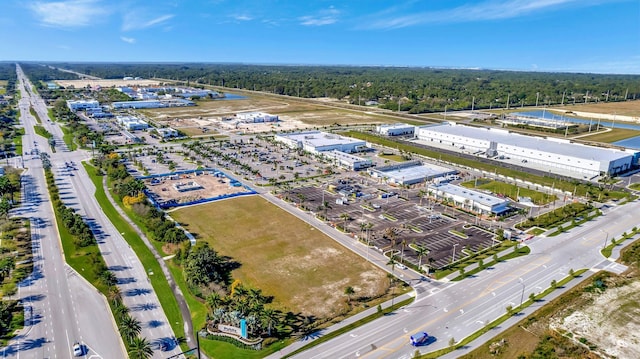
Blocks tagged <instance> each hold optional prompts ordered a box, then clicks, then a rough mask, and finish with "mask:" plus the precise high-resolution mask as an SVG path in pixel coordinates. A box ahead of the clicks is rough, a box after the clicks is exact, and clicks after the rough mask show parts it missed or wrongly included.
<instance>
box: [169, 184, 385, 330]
mask: <svg viewBox="0 0 640 359" xmlns="http://www.w3.org/2000/svg"><path fill="white" fill-rule="evenodd" d="M172 216H173V217H174V218H175V219H176V220H177V221H179V222H181V223H183V224H184V225H185V226H186V227H187V229H188V230H189V231H190V232H191V233H194V234H196V235H197V237H198V240H205V241H207V242H209V243H210V244H211V246H212V247H213V248H215V249H216V250H217V251H218V252H219V253H221V254H222V255H227V256H230V257H232V258H233V260H235V261H238V262H240V263H241V267H240V268H239V269H237V270H235V271H234V272H233V277H234V278H237V279H239V280H240V281H242V282H244V283H247V284H248V285H249V286H251V287H256V288H260V289H262V290H263V292H264V293H265V294H267V295H272V296H274V297H275V301H274V304H275V306H276V307H278V308H280V309H282V310H285V311H293V312H300V313H303V314H305V315H314V316H316V317H318V318H332V317H335V316H338V315H340V314H342V313H343V312H345V311H346V309H347V303H346V299H347V298H346V296H345V295H344V290H345V288H346V287H347V286H352V287H353V288H354V289H355V292H356V294H355V296H354V298H355V297H363V296H369V297H371V296H379V295H381V294H383V293H385V291H386V290H387V287H388V279H387V278H386V274H385V272H383V271H382V270H380V269H378V268H376V267H374V266H373V265H372V264H370V263H368V262H366V261H364V260H363V259H362V258H360V257H359V256H357V255H356V254H354V253H353V252H351V251H349V250H347V249H345V248H344V247H342V246H341V245H339V244H338V243H336V242H335V241H333V240H332V239H331V238H328V237H327V236H325V235H324V234H322V233H321V232H319V231H318V230H316V229H315V228H313V227H311V226H309V225H308V224H306V223H304V222H302V221H301V220H299V219H298V218H296V217H294V216H293V215H291V214H289V213H287V212H285V211H284V210H282V209H280V208H278V207H276V206H274V205H273V204H271V203H269V202H268V201H266V200H265V199H263V198H261V197H258V196H251V197H243V198H235V199H231V200H225V201H220V202H214V203H210V204H205V205H200V206H194V207H189V208H184V209H179V210H176V211H174V212H172Z"/></svg>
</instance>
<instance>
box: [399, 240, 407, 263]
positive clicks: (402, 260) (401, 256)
mask: <svg viewBox="0 0 640 359" xmlns="http://www.w3.org/2000/svg"><path fill="white" fill-rule="evenodd" d="M400 245H402V251H401V252H400V263H403V262H404V247H405V246H406V245H407V239H406V238H402V240H401V241H400Z"/></svg>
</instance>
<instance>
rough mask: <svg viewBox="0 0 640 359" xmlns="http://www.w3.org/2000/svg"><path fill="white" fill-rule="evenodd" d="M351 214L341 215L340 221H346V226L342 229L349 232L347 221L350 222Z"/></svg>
mask: <svg viewBox="0 0 640 359" xmlns="http://www.w3.org/2000/svg"><path fill="white" fill-rule="evenodd" d="M349 218H351V217H349V213H343V214H341V215H340V219H341V220H343V221H344V225H343V226H342V229H344V231H345V232H346V231H347V221H348V220H349Z"/></svg>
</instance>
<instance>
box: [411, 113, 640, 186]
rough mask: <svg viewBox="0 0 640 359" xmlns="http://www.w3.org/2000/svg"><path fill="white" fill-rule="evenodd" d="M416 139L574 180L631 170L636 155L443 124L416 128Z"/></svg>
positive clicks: (568, 142) (494, 129) (516, 134)
mask: <svg viewBox="0 0 640 359" xmlns="http://www.w3.org/2000/svg"><path fill="white" fill-rule="evenodd" d="M417 138H418V139H419V140H420V141H422V142H423V143H425V144H427V145H429V144H433V145H434V146H436V147H445V148H446V147H450V148H456V149H458V150H464V151H466V152H470V153H476V154H479V155H480V154H481V155H483V156H487V157H498V158H509V159H515V160H517V163H519V164H527V163H528V164H532V165H537V166H539V167H540V168H544V169H545V170H548V171H549V172H552V173H557V174H562V175H568V176H571V177H575V178H585V177H586V178H593V177H596V176H601V175H608V176H614V175H616V174H619V173H622V172H625V171H628V170H630V169H631V168H633V167H635V166H636V165H637V164H638V157H639V155H640V153H638V152H636V151H632V150H627V151H623V150H618V149H613V148H601V147H593V146H587V145H583V144H579V143H573V142H571V141H570V140H566V139H560V138H551V137H549V138H544V137H534V136H527V135H521V134H518V133H512V132H509V131H507V130H503V129H496V128H480V127H470V126H464V125H457V124H455V123H451V122H446V123H443V124H439V125H433V126H424V127H418V130H417Z"/></svg>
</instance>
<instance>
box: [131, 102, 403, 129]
mask: <svg viewBox="0 0 640 359" xmlns="http://www.w3.org/2000/svg"><path fill="white" fill-rule="evenodd" d="M253 111H260V112H266V113H269V114H272V115H278V116H279V118H280V122H277V123H252V124H245V123H239V122H238V121H236V120H233V119H232V120H228V121H223V118H232V117H233V116H234V115H235V114H237V113H240V112H253ZM141 112H142V113H143V114H144V115H145V116H146V117H148V118H150V119H152V120H154V121H158V122H165V121H169V123H167V124H169V125H170V126H172V127H174V126H175V127H174V128H177V129H180V128H181V127H182V126H185V124H193V123H197V125H198V126H203V127H206V126H211V127H213V128H219V129H221V130H223V131H235V130H238V131H242V132H246V133H258V132H269V131H278V132H280V131H287V130H302V129H306V128H310V127H314V126H330V125H334V124H341V125H344V124H359V123H389V122H397V120H395V119H392V118H388V117H384V116H381V115H377V114H374V113H367V112H360V111H350V110H345V109H337V108H331V107H325V106H322V105H318V104H308V103H303V102H298V101H291V102H286V100H285V101H283V100H280V99H272V98H268V97H264V96H259V95H256V96H250V97H249V98H247V99H241V100H212V101H199V102H198V103H197V106H195V107H181V108H163V109H153V110H142V111H141ZM177 119H179V120H180V121H179V122H183V124H182V126H180V125H181V124H180V123H178V124H174V123H172V122H174V121H176V120H177Z"/></svg>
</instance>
